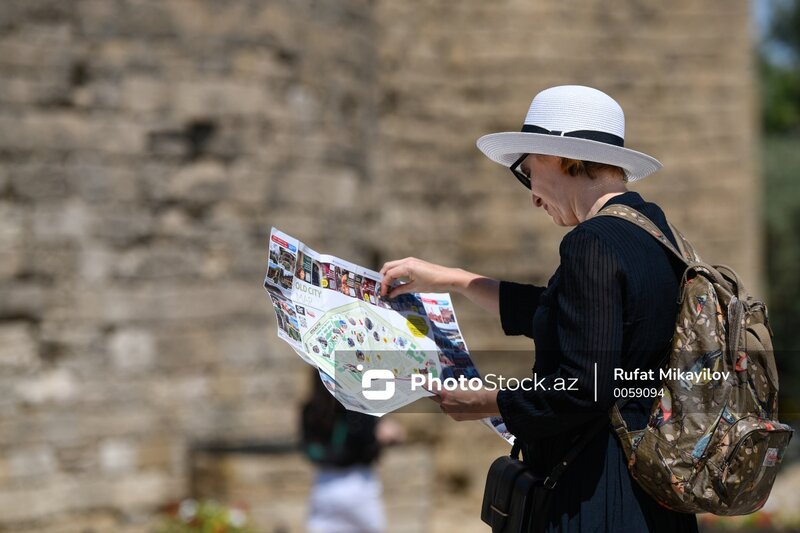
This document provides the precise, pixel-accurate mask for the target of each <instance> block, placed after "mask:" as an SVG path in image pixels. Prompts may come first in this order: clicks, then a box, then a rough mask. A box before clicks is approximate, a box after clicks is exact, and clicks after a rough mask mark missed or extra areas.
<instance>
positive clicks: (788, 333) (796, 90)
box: [757, 0, 800, 416]
mask: <svg viewBox="0 0 800 533" xmlns="http://www.w3.org/2000/svg"><path fill="white" fill-rule="evenodd" d="M757 1H760V0H757ZM770 7H771V9H772V12H771V14H770V23H769V27H768V28H767V31H766V34H765V36H764V38H763V40H762V42H761V43H760V47H759V52H760V53H759V64H760V68H759V72H760V76H761V80H760V81H761V116H762V125H763V130H764V141H763V142H764V145H763V150H762V154H763V158H764V161H763V169H764V178H765V182H766V183H765V195H764V198H765V203H766V205H765V209H764V211H765V213H766V236H765V237H766V251H767V257H766V261H767V269H766V271H767V285H768V290H769V295H768V298H769V310H770V322H771V325H772V328H773V331H774V333H775V338H774V345H775V350H776V357H777V358H778V366H779V368H780V369H781V385H782V386H781V391H782V393H783V394H782V398H781V402H782V411H783V412H785V413H789V414H790V415H791V414H794V415H795V416H797V415H798V414H800V394H798V392H797V391H800V357H798V355H800V275H799V274H800V0H781V1H775V2H773V3H772V4H771V5H770Z"/></svg>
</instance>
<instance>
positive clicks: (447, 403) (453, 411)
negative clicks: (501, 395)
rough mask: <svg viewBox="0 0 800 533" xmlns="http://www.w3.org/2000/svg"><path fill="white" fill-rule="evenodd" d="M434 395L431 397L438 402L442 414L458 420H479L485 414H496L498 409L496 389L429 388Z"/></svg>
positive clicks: (498, 411)
mask: <svg viewBox="0 0 800 533" xmlns="http://www.w3.org/2000/svg"><path fill="white" fill-rule="evenodd" d="M431 392H433V393H434V394H435V396H431V399H432V400H433V401H434V402H436V403H438V404H439V408H440V409H441V410H442V412H443V413H444V414H446V415H447V416H449V417H450V418H452V419H453V420H456V421H458V422H461V421H464V420H480V419H481V418H486V417H487V416H497V415H499V414H500V410H499V409H498V407H497V391H496V390H486V389H480V390H477V391H476V390H470V389H462V388H460V387H459V388H456V389H455V390H446V389H443V388H439V389H436V390H431Z"/></svg>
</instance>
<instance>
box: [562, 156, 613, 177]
mask: <svg viewBox="0 0 800 533" xmlns="http://www.w3.org/2000/svg"><path fill="white" fill-rule="evenodd" d="M561 170H562V171H563V172H565V173H566V174H569V175H570V176H580V175H584V176H589V178H590V179H595V178H596V177H597V176H598V175H600V173H604V172H608V173H609V174H611V175H615V176H618V177H619V178H621V179H622V181H628V178H627V177H626V176H625V170H624V169H622V168H621V167H618V166H615V165H609V164H606V163H596V162H594V161H580V160H578V159H570V158H568V157H562V158H561Z"/></svg>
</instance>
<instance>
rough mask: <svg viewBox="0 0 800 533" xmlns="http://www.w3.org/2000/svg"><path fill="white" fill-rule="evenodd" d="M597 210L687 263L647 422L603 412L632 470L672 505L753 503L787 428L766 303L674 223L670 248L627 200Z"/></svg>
mask: <svg viewBox="0 0 800 533" xmlns="http://www.w3.org/2000/svg"><path fill="white" fill-rule="evenodd" d="M598 214H600V215H609V216H615V217H619V218H622V219H624V220H627V221H629V222H632V223H634V224H636V225H638V226H640V227H641V228H643V229H645V230H646V231H647V232H648V233H650V234H651V235H652V236H654V237H655V238H656V239H657V240H658V241H659V242H661V244H663V245H664V246H665V247H666V248H668V249H669V250H670V251H672V252H673V253H674V254H675V255H677V256H678V257H679V258H680V259H681V261H682V262H683V263H685V265H686V269H685V271H684V274H683V278H682V279H681V285H680V293H679V297H678V304H679V312H678V316H677V321H676V325H675V333H674V335H673V337H672V342H671V350H670V353H669V354H668V356H667V357H666V359H668V363H667V364H666V366H664V367H662V368H663V370H660V371H661V374H660V377H661V378H662V385H661V389H660V395H658V396H657V397H656V398H655V401H654V403H653V407H652V410H651V413H650V419H649V421H648V424H647V426H646V427H645V429H643V430H640V431H628V429H627V427H626V424H625V421H624V420H623V418H622V417H621V416H620V413H619V409H618V408H617V406H616V405H615V406H614V407H612V409H611V410H610V412H609V413H610V416H611V420H612V424H613V426H614V430H615V431H616V433H617V435H618V437H619V439H620V442H621V444H622V448H623V450H624V452H625V455H626V457H627V458H628V469H629V470H630V473H631V475H632V477H633V478H634V479H635V480H636V481H637V482H638V484H639V485H640V486H641V487H642V488H643V489H644V490H645V491H646V492H647V493H648V494H650V496H652V497H653V498H654V499H655V500H656V501H658V502H659V503H660V504H661V505H663V506H664V507H667V508H669V509H673V510H675V511H679V512H685V513H699V512H709V513H713V514H717V515H740V514H747V513H752V512H754V511H757V510H758V509H760V508H761V507H762V506H763V505H764V503H765V502H766V501H767V497H768V496H769V493H770V490H771V489H772V484H773V482H774V481H775V476H776V474H777V472H778V465H779V464H780V462H781V458H782V457H783V453H784V451H785V450H786V446H787V444H788V443H789V439H790V438H791V436H792V433H793V430H792V428H790V427H789V426H788V425H786V424H782V423H780V422H778V420H777V417H778V372H777V369H776V367H775V358H774V355H773V353H772V330H771V329H770V327H769V321H768V318H767V308H766V306H765V305H764V303H763V302H760V301H757V300H754V299H753V298H752V297H750V295H748V294H747V293H746V291H745V289H744V287H743V286H742V283H741V280H740V279H739V277H738V276H737V274H736V273H735V272H734V271H733V270H731V269H730V268H728V267H726V266H724V265H715V266H713V267H712V266H711V265H708V264H706V263H704V262H702V261H701V259H700V257H699V256H698V255H697V253H696V252H695V251H694V249H693V248H692V246H691V245H690V244H689V242H688V241H687V240H686V239H685V238H684V237H683V235H681V234H680V232H679V231H678V230H677V229H675V227H674V226H672V225H670V229H671V230H672V233H673V234H674V236H675V239H676V241H677V242H678V250H676V249H675V247H674V246H673V245H672V243H671V242H670V241H669V240H668V239H667V238H666V237H665V236H664V234H663V233H662V232H661V230H659V229H658V227H657V226H656V225H655V224H653V222H652V221H650V220H649V219H647V218H646V217H645V216H644V215H642V214H641V213H639V212H638V211H636V210H635V209H632V208H629V207H627V206H625V205H618V204H612V205H610V206H608V207H606V208H604V209H603V210H602V211H601V212H600V213H598ZM704 369H705V370H704ZM676 371H679V372H676ZM656 372H659V370H656Z"/></svg>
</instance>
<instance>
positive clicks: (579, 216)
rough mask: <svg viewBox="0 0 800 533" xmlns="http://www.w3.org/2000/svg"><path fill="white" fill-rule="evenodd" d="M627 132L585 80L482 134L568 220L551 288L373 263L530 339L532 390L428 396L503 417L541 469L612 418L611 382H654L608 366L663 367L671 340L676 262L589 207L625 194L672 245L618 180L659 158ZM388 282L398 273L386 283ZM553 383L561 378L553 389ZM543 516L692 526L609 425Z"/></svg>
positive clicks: (615, 525)
mask: <svg viewBox="0 0 800 533" xmlns="http://www.w3.org/2000/svg"><path fill="white" fill-rule="evenodd" d="M624 136H625V126H624V115H623V112H622V109H621V108H620V106H619V104H617V102H616V101H614V100H613V99H612V98H611V97H609V96H608V95H606V94H604V93H602V92H600V91H598V90H596V89H592V88H589V87H579V86H562V87H553V88H551V89H547V90H545V91H542V92H541V93H539V94H538V95H536V97H535V98H534V99H533V102H532V103H531V106H530V109H529V111H528V114H527V117H526V119H525V125H524V126H523V128H522V131H521V132H505V133H496V134H491V135H486V136H484V137H481V138H480V139H479V140H478V147H479V148H480V149H481V151H483V153H484V154H486V155H487V156H488V157H489V158H490V159H492V160H493V161H495V162H498V163H501V164H503V165H504V166H507V167H510V168H511V171H512V172H513V173H514V175H515V176H516V177H517V179H519V181H520V182H522V183H523V184H524V185H525V186H526V187H528V188H530V190H531V199H532V202H533V205H534V207H536V208H542V209H544V211H545V212H546V213H547V214H548V215H549V216H550V217H551V218H552V219H553V222H555V223H556V224H558V225H560V226H574V229H572V230H571V231H570V232H569V233H568V234H567V235H566V236H565V237H564V239H563V240H562V242H561V245H560V249H559V252H560V256H561V263H560V265H559V267H558V269H557V270H556V272H555V273H554V274H553V276H552V277H551V278H550V281H549V282H548V284H547V286H546V287H538V286H534V285H524V284H520V283H514V282H511V281H498V280H494V279H490V278H487V277H484V276H480V275H478V274H473V273H470V272H467V271H465V270H462V269H458V268H447V267H444V266H441V265H434V264H431V263H427V262H425V261H422V260H419V259H416V258H406V259H401V260H397V261H390V262H387V263H386V264H385V265H384V266H383V268H382V269H381V273H382V274H383V275H384V280H383V284H382V287H383V290H382V294H384V295H386V296H387V297H389V298H391V297H394V296H396V295H399V294H403V293H406V292H421V291H453V290H455V291H458V292H461V293H462V294H464V295H466V296H467V297H468V298H469V299H470V300H472V301H474V302H475V303H477V304H479V305H480V306H482V307H484V308H486V309H487V310H489V311H491V312H493V313H494V314H497V315H499V317H500V321H501V325H502V327H503V330H504V331H505V333H506V334H507V335H526V336H528V337H531V338H532V339H533V340H534V342H535V345H536V360H535V365H534V367H533V372H534V374H535V377H536V378H538V380H542V378H544V380H543V381H539V382H538V383H539V385H537V387H536V390H499V391H497V390H493V391H492V390H486V389H484V390H481V391H470V390H460V389H459V390H454V391H444V390H442V391H438V395H437V396H435V397H434V399H435V401H437V402H438V403H439V404H440V407H441V409H442V411H443V412H445V413H447V414H448V415H450V416H451V417H452V418H454V419H456V420H471V419H477V418H482V417H485V416H488V415H497V414H499V415H502V417H503V419H504V420H505V423H506V425H507V427H508V430H509V431H510V432H511V433H513V434H514V435H515V436H516V438H517V439H519V440H520V441H521V443H522V452H523V456H524V460H525V461H526V462H528V463H529V464H531V465H532V467H533V468H534V469H535V470H536V471H537V473H539V474H541V475H547V474H549V473H550V471H551V470H552V469H553V467H554V466H555V465H556V464H557V463H558V462H560V461H561V459H562V458H563V455H564V453H565V452H566V451H567V450H568V449H569V445H570V443H574V442H575V440H576V439H577V438H578V437H579V436H580V435H582V431H583V430H585V428H586V427H587V426H589V425H591V423H592V422H593V421H594V420H596V419H597V418H598V417H605V416H607V415H606V413H607V411H608V409H609V408H610V407H611V406H612V405H613V404H614V402H615V400H616V398H615V397H614V388H615V387H627V386H639V387H644V386H646V385H652V384H649V383H641V382H637V383H631V382H620V381H615V380H614V369H616V368H621V369H635V368H639V369H643V370H648V369H657V368H658V366H659V361H660V360H661V358H662V357H663V356H664V355H665V353H666V350H667V349H668V346H669V342H670V339H671V337H672V332H673V328H674V321H675V317H676V313H677V310H678V308H677V304H676V296H677V295H678V287H679V279H680V275H681V273H682V268H681V266H680V265H678V264H677V263H676V262H675V261H674V260H673V258H672V256H671V255H670V254H669V253H668V252H667V251H666V250H665V249H663V248H662V247H661V245H659V243H658V242H657V241H656V240H655V239H653V238H652V237H651V236H649V235H647V233H646V232H644V231H643V230H642V229H640V228H638V227H636V226H634V225H633V224H630V223H628V222H626V221H624V220H620V219H618V218H614V217H606V216H597V217H595V216H594V215H596V214H597V213H598V211H600V209H602V208H603V207H604V206H607V205H611V204H624V205H627V206H630V207H632V208H634V209H636V210H638V211H639V212H641V213H643V214H644V215H645V216H646V217H648V218H649V219H650V220H652V221H653V222H654V223H655V224H656V225H657V226H658V227H659V228H661V230H662V231H663V232H664V233H665V234H666V235H667V236H668V238H669V239H670V241H672V242H673V243H675V239H674V236H673V235H672V232H671V231H670V229H669V227H668V224H667V221H666V218H665V217H664V213H663V212H662V211H661V209H660V208H659V207H658V206H657V205H655V204H653V203H650V202H646V201H645V200H644V199H643V198H642V197H641V196H640V195H639V194H637V193H635V192H632V191H628V190H627V188H626V183H627V182H629V181H635V180H638V179H641V178H643V177H645V176H647V175H649V174H652V173H653V172H655V171H656V170H658V169H659V168H660V167H661V164H660V163H659V162H658V161H657V160H655V159H653V158H652V157H650V156H648V155H646V154H642V153H640V152H636V151H633V150H630V149H627V148H624V141H623V139H624ZM396 280H406V283H404V284H399V285H398V284H395V287H394V288H393V289H392V290H391V291H389V292H388V294H387V291H386V288H387V287H390V286H392V282H394V281H396ZM595 365H596V367H595ZM595 369H596V370H595ZM595 372H596V374H595ZM655 374H656V375H658V371H657V370H656V371H655ZM595 375H596V385H595ZM559 381H560V383H561V384H562V385H564V384H565V385H566V387H564V386H562V387H557V386H555V385H556V384H557V383H558V382H559ZM652 402H653V398H636V399H634V400H631V401H629V402H628V403H627V404H625V405H624V406H623V408H622V410H621V411H622V416H623V418H625V420H626V422H627V423H628V427H629V429H641V428H644V427H645V425H646V424H647V420H648V414H649V410H650V406H651V404H652ZM546 514H547V520H546V521H547V523H548V526H547V530H548V531H614V532H616V531H635V532H641V531H675V532H678V531H680V532H692V531H697V520H696V517H695V515H693V514H683V513H676V512H673V511H670V510H668V509H666V508H664V507H661V506H660V505H659V504H658V503H657V502H656V501H655V500H653V499H652V498H650V497H649V496H648V495H647V494H646V493H644V492H643V491H642V490H641V489H640V488H639V486H638V485H637V484H636V482H635V481H634V480H633V479H632V478H631V477H630V474H629V473H628V470H627V467H626V460H625V457H624V454H623V452H622V449H621V447H620V444H619V441H618V440H617V437H616V436H615V434H614V432H613V430H612V429H611V426H610V425H609V426H608V428H607V430H606V431H601V432H600V433H598V434H596V435H595V437H594V438H592V439H591V440H590V442H589V444H588V445H587V446H586V447H585V448H584V450H583V452H582V453H581V454H580V456H579V457H578V459H576V460H575V461H574V462H573V463H572V464H571V465H570V466H569V468H568V469H567V470H566V472H565V473H564V475H563V477H562V478H561V480H560V481H559V483H558V484H557V486H556V487H555V488H554V489H553V491H552V498H551V504H550V509H549V510H548V511H547V512H546Z"/></svg>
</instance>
